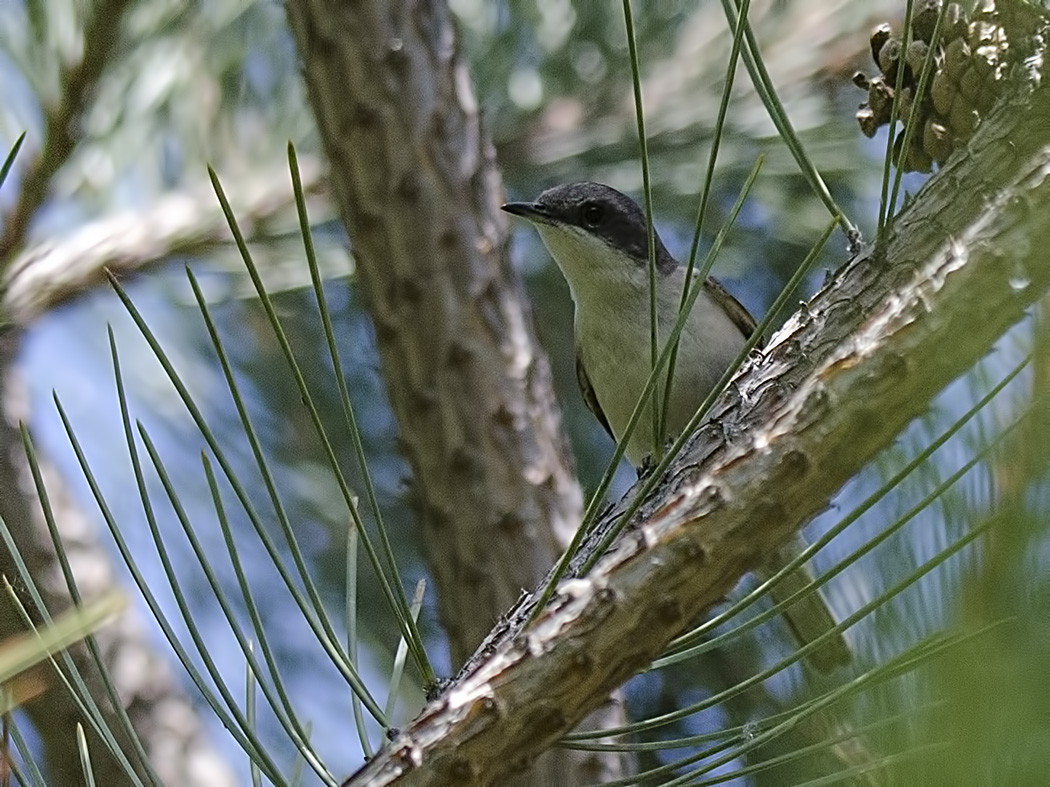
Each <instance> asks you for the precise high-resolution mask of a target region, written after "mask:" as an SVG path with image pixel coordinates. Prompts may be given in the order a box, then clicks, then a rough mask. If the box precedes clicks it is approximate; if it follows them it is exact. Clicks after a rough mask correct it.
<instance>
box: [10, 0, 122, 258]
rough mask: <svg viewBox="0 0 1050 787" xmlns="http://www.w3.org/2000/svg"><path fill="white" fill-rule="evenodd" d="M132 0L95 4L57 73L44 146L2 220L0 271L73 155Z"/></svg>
mask: <svg viewBox="0 0 1050 787" xmlns="http://www.w3.org/2000/svg"><path fill="white" fill-rule="evenodd" d="M132 5H133V0H98V2H96V3H94V4H93V5H92V6H91V8H90V10H89V11H88V21H87V24H86V25H85V27H84V32H83V38H82V40H83V50H82V53H81V57H80V60H79V61H77V62H76V63H73V64H72V65H69V66H66V67H65V68H63V70H62V74H61V95H60V97H59V100H58V102H57V103H55V104H54V105H53V106H50V107H45V108H44V144H43V147H42V148H41V150H40V152H39V153H38V154H37V157H36V158H35V159H34V160H33V162H32V163H31V164H30V165H29V168H28V169H27V170H26V172H25V173H24V174H23V175H22V182H21V189H20V191H19V196H18V202H16V203H15V205H14V207H12V208H11V210H10V211H9V212H8V213H7V215H6V216H4V217H3V221H2V222H0V223H2V224H3V228H4V229H3V232H2V233H0V272H2V271H3V269H4V268H5V267H6V263H8V262H10V260H11V257H12V256H13V255H14V254H15V253H16V252H17V251H18V250H19V249H20V248H21V247H22V244H23V243H24V242H25V236H26V232H27V231H28V230H29V223H30V221H31V220H32V218H33V214H35V213H36V211H37V209H38V208H39V207H40V206H41V205H42V204H43V202H44V199H45V198H46V197H47V193H48V190H49V189H50V188H51V181H52V178H54V176H55V173H57V172H58V170H59V169H61V168H62V165H63V164H65V163H66V161H68V160H69V157H70V156H71V155H73V150H74V149H75V148H76V144H77V141H78V139H79V137H80V123H81V121H82V120H83V117H84V114H85V112H86V109H87V106H88V103H89V102H90V100H91V96H92V94H93V93H94V90H95V87H96V86H97V85H98V82H99V80H100V79H101V78H102V74H103V73H104V72H105V70H106V65H107V64H108V63H109V60H110V56H111V55H112V53H113V50H114V47H115V46H116V44H117V42H118V41H119V40H120V32H121V27H122V21H123V18H124V14H125V12H126V11H127V10H128V9H129V8H130V7H131V6H132Z"/></svg>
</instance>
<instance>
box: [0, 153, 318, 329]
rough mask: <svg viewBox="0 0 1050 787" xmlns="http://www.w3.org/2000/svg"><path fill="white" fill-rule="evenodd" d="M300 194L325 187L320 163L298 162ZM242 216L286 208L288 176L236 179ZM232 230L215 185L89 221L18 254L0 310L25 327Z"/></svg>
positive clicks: (1, 289)
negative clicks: (112, 281) (113, 278)
mask: <svg viewBox="0 0 1050 787" xmlns="http://www.w3.org/2000/svg"><path fill="white" fill-rule="evenodd" d="M300 169H301V172H302V177H303V189H304V191H305V192H306V193H307V194H311V195H312V194H316V193H319V192H321V191H322V189H323V188H324V186H325V182H324V179H323V178H322V173H321V168H320V166H319V165H318V163H317V162H315V161H302V162H300ZM237 183H238V185H237V192H236V205H235V208H236V210H237V215H238V217H239V219H240V221H241V223H242V226H243V228H244V231H245V232H247V233H251V232H252V230H253V228H254V227H257V226H259V225H263V224H266V223H267V222H268V221H270V220H272V219H273V218H274V217H275V216H277V215H278V214H280V213H282V212H285V211H289V210H290V209H291V208H292V206H293V204H294V202H293V197H292V188H291V183H290V182H289V179H288V172H287V170H285V169H283V168H282V169H280V170H279V171H275V172H273V173H270V174H268V175H262V176H258V177H255V178H242V179H238V181H237ZM231 239H232V235H231V233H230V227H229V225H228V224H227V223H226V219H225V217H224V216H223V213H222V210H221V208H220V206H219V203H218V202H217V201H216V199H215V195H214V193H213V192H212V190H211V188H210V187H207V188H205V187H203V186H202V187H201V188H199V189H195V190H186V191H182V192H176V193H172V194H167V195H165V196H163V197H160V198H159V199H157V201H156V202H154V203H153V204H152V205H150V206H148V207H147V208H145V209H143V210H138V211H127V212H125V213H121V214H117V215H115V216H111V217H109V218H105V219H101V220H99V221H95V222H92V223H90V224H88V225H86V226H84V227H82V228H81V229H79V230H77V231H76V232H74V233H73V234H72V235H70V236H69V237H66V238H63V239H61V240H57V241H50V240H49V241H45V242H43V243H40V244H38V245H36V246H34V247H32V248H30V249H28V250H26V251H25V252H24V253H23V254H21V255H19V256H18V258H17V259H15V261H14V262H13V263H12V264H11V265H10V267H9V268H8V270H7V272H6V275H5V276H3V277H2V278H0V312H2V313H3V314H4V316H5V317H6V319H8V320H10V321H11V322H13V323H15V324H17V325H26V324H28V323H29V322H31V321H32V320H33V319H34V318H36V317H38V316H39V315H41V314H43V313H44V312H46V311H47V310H49V309H51V308H54V307H55V306H57V305H59V304H60V303H62V302H64V301H66V300H69V299H70V298H75V297H76V296H78V295H80V294H82V293H83V292H84V291H85V290H87V289H89V288H91V287H94V286H95V285H97V284H101V283H104V282H105V280H106V275H105V272H106V271H107V270H108V271H111V272H113V273H115V274H117V275H118V276H121V275H124V274H126V273H132V272H135V271H138V270H140V269H142V268H143V267H144V266H146V265H149V264H150V263H154V262H158V261H160V260H163V259H165V258H166V257H169V256H171V255H173V254H186V253H191V252H195V251H202V250H204V249H205V248H207V247H209V246H213V245H215V244H218V243H229V242H231Z"/></svg>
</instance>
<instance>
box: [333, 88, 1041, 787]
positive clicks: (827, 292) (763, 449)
mask: <svg viewBox="0 0 1050 787" xmlns="http://www.w3.org/2000/svg"><path fill="white" fill-rule="evenodd" d="M1048 213H1050V86H1045V87H1042V88H1040V89H1038V90H1036V91H1034V92H1030V93H1025V94H1024V95H1022V96H1020V97H1017V98H1014V99H1012V100H1011V101H1008V102H1003V104H1002V105H1000V107H999V108H998V109H997V110H996V112H995V113H994V114H993V115H992V116H991V117H990V118H989V119H988V120H986V121H985V122H984V123H983V124H982V126H981V128H980V129H979V130H978V132H977V134H976V135H975V136H974V138H973V139H972V140H971V141H970V143H969V145H968V146H967V148H966V149H965V151H964V152H963V153H961V154H957V155H955V156H953V158H952V159H951V160H950V161H949V162H948V164H947V165H946V166H945V168H944V169H943V170H942V171H941V172H940V173H939V174H938V175H937V176H935V177H934V178H932V179H931V180H930V181H929V183H928V184H927V186H926V188H925V189H924V190H923V192H922V193H921V194H920V195H918V196H917V197H916V199H915V200H914V202H913V203H912V204H911V205H910V207H909V208H908V209H907V210H906V211H905V212H904V213H903V214H902V215H901V216H900V217H899V218H898V219H897V221H896V222H895V224H894V225H893V227H892V231H891V232H890V233H889V237H888V238H887V239H886V242H885V245H884V247H883V248H882V249H880V250H879V251H878V252H875V251H869V252H867V253H864V254H862V255H859V256H858V257H856V258H855V259H853V260H851V261H850V262H849V263H848V264H847V265H846V266H845V267H844V268H843V269H842V270H841V271H840V272H839V273H838V274H837V275H836V276H835V277H834V279H833V280H832V281H831V283H830V284H829V285H828V286H827V287H826V288H825V289H824V290H822V291H821V292H820V293H818V295H817V296H816V297H815V298H814V299H813V300H812V301H811V302H810V303H809V304H808V305H807V306H805V307H803V309H802V310H801V311H800V312H799V313H798V314H796V315H795V316H794V317H793V318H792V319H791V320H790V321H789V322H788V323H787V325H786V326H785V327H784V328H783V329H782V330H781V331H780V332H778V334H777V335H776V336H775V337H774V338H773V339H772V340H771V342H770V344H769V346H768V347H767V349H766V350H765V351H764V353H763V354H762V355H761V357H753V358H752V359H750V360H749V362H748V364H746V365H745V367H744V369H743V370H742V371H741V372H740V373H739V374H738V376H737V378H736V379H735V381H734V383H733V384H732V385H730V386H729V388H728V389H727V390H726V391H725V392H724V393H723V395H722V396H721V398H720V399H719V401H718V402H717V403H716V405H715V407H714V408H713V411H712V413H711V415H710V420H709V421H708V422H707V423H706V424H705V425H704V426H703V427H701V429H700V430H698V432H697V433H696V434H695V435H694V437H693V440H692V442H691V446H690V448H689V449H688V452H687V455H685V456H683V457H682V458H680V459H679V461H678V462H676V463H675V465H674V466H673V467H672V469H671V471H670V472H669V473H668V475H667V476H666V477H665V478H664V479H661V481H662V484H661V486H660V487H659V489H658V491H657V492H655V493H654V494H653V495H652V496H651V497H650V499H649V500H648V501H647V505H646V506H645V507H644V509H643V514H641V515H640V516H639V517H637V518H636V520H635V521H634V522H633V523H632V524H633V528H632V529H631V530H629V531H627V532H626V534H625V535H624V536H622V537H621V538H619V539H618V540H617V541H616V542H615V543H614V545H613V547H612V549H611V551H610V552H609V553H607V554H605V556H604V557H602V558H601V560H600V561H599V562H598V563H597V565H596V566H595V568H594V570H593V571H592V572H591V573H590V574H588V575H587V576H584V577H578V578H574V579H569V580H567V581H565V582H563V583H562V585H561V586H560V588H559V594H558V595H557V596H556V597H555V599H554V601H553V602H552V603H551V605H550V607H549V608H548V609H547V610H546V611H545V612H544V614H543V615H542V616H541V617H540V618H539V619H538V621H537V623H536V624H535V625H534V626H533V627H532V628H530V629H529V630H527V631H525V630H523V622H524V621H525V620H526V619H527V618H528V615H529V612H530V610H529V608H528V604H527V603H524V604H522V605H521V606H520V607H519V609H517V610H515V612H514V614H513V615H512V616H511V617H510V619H508V620H507V621H506V622H505V623H504V624H502V625H501V626H499V627H498V628H497V630H496V631H495V632H494V633H493V634H492V635H491V636H490V638H489V639H488V640H487V641H486V642H485V643H484V644H483V645H482V647H481V648H480V649H479V651H478V653H477V654H476V657H475V660H473V661H472V662H471V663H469V664H468V666H467V667H466V668H465V669H464V671H463V673H462V674H461V676H460V678H458V679H457V681H456V683H455V684H454V685H453V687H452V688H450V689H449V690H448V691H447V692H446V693H445V694H444V695H443V696H442V697H441V698H439V699H438V700H436V701H434V702H433V703H431V705H430V706H429V707H428V708H427V709H426V710H425V711H424V712H423V714H421V715H420V716H419V717H418V718H417V720H416V722H415V723H413V724H412V725H410V726H408V727H406V728H405V729H404V730H403V732H402V734H401V735H400V736H398V737H397V738H396V739H395V740H394V741H393V742H392V743H391V745H390V746H389V747H387V748H386V749H385V750H383V751H382V752H380V753H379V755H377V757H376V758H374V759H373V760H372V761H371V762H369V763H368V765H367V766H365V767H364V768H363V769H362V770H361V771H360V772H359V773H358V774H357V775H356V776H355V777H354V778H353V779H351V780H350V781H349V782H348V784H362V785H363V784H369V785H383V784H394V783H397V784H426V785H429V786H430V787H433V786H434V785H442V784H463V783H465V782H466V781H468V780H469V781H470V783H473V784H489V783H496V782H498V778H499V777H500V776H501V775H504V774H506V773H508V772H510V771H511V769H513V768H514V767H516V766H520V764H521V763H523V762H528V761H529V759H530V758H532V757H534V756H536V754H537V753H539V752H541V751H543V750H544V749H545V748H546V747H548V746H550V745H551V744H552V743H554V742H555V741H556V740H557V739H558V738H559V737H560V736H561V735H563V734H564V733H565V732H567V731H568V730H569V729H570V728H571V727H572V725H573V724H574V723H575V722H576V721H577V720H578V719H579V718H580V717H581V716H582V715H583V714H584V713H586V712H587V710H588V709H589V708H592V707H594V706H595V705H596V703H598V702H600V701H601V698H603V697H605V696H607V694H608V692H609V691H611V690H612V689H614V688H615V687H616V686H618V685H619V684H620V683H622V682H623V681H624V680H626V679H627V678H628V677H630V676H631V675H633V674H634V673H635V672H637V671H638V670H640V669H643V668H644V667H645V666H646V665H648V664H649V663H650V662H651V660H652V659H653V658H654V657H655V656H656V655H658V654H659V653H660V651H661V650H662V649H663V648H664V647H665V646H666V645H667V643H668V642H669V641H670V640H671V639H672V638H673V637H674V636H675V635H677V634H678V633H680V632H681V631H682V630H683V629H684V628H685V627H686V626H687V625H688V624H689V623H690V622H691V621H693V620H695V619H696V617H697V616H698V615H700V614H701V613H703V612H704V611H705V610H706V609H708V608H709V607H710V606H711V605H713V604H715V603H718V602H719V601H721V600H722V598H723V596H724V594H725V593H726V592H727V591H728V590H729V589H730V588H731V587H732V586H733V585H734V584H735V583H736V582H737V581H738V580H739V578H740V576H741V575H742V574H743V573H744V572H745V571H747V570H749V569H751V568H753V567H754V566H755V565H756V564H757V563H758V562H759V561H760V559H761V556H762V555H764V554H768V553H769V551H770V550H772V549H774V548H776V547H777V546H778V545H779V544H780V543H782V542H783V540H784V539H785V538H786V537H788V536H789V535H790V533H792V532H793V531H794V530H796V529H797V528H798V527H800V526H801V525H802V524H803V523H804V522H806V521H807V519H808V518H809V517H810V516H812V515H814V514H815V513H817V512H819V511H820V510H822V509H823V508H824V507H825V506H826V505H827V502H828V500H829V499H830V497H831V496H832V495H833V494H834V493H835V492H836V491H837V490H838V489H839V488H840V487H841V486H842V484H844V483H845V482H846V481H847V480H848V479H849V478H850V477H852V475H853V474H854V473H855V472H856V471H857V469H859V468H860V467H861V466H863V464H865V463H866V462H867V461H868V460H869V459H870V458H871V457H872V456H874V455H875V454H876V453H877V452H878V451H879V450H880V449H881V448H883V447H884V446H886V445H887V444H888V443H890V442H891V441H892V440H893V438H894V437H895V436H896V434H897V433H898V432H899V430H900V429H902V428H903V427H904V426H905V425H906V424H907V423H908V422H909V421H910V420H911V419H912V418H914V417H915V416H917V415H919V414H920V413H922V412H923V411H924V410H925V408H926V407H927V405H928V403H929V401H930V399H931V398H932V397H933V396H934V395H935V394H937V393H938V392H939V391H940V390H941V388H942V387H943V386H944V385H946V384H947V383H948V382H950V381H951V380H952V379H954V378H955V377H956V376H958V375H959V374H960V373H961V372H963V371H964V370H965V369H967V368H968V367H969V366H971V365H972V364H973V363H974V361H975V360H976V359H977V358H979V357H980V356H981V355H982V354H983V353H984V352H986V350H987V348H988V347H989V346H990V345H991V344H992V343H993V342H994V341H995V340H996V339H997V338H999V336H1000V335H1001V334H1002V333H1003V331H1005V330H1006V329H1007V328H1008V327H1009V326H1010V325H1012V324H1013V323H1014V322H1016V321H1017V320H1018V319H1020V318H1021V317H1022V316H1023V314H1024V311H1025V309H1026V308H1027V307H1028V306H1029V305H1030V304H1031V303H1032V302H1033V301H1034V300H1036V299H1037V298H1039V297H1040V296H1041V295H1042V294H1043V292H1044V291H1045V290H1046V289H1047V288H1048V287H1050V266H1047V264H1046V260H1045V253H1044V249H1045V248H1047V244H1050V223H1048V222H1046V221H1045V219H1044V217H1045V216H1046V215H1048ZM621 505H622V504H621ZM615 515H616V512H615V511H614V512H612V513H611V514H610V515H608V516H607V517H606V518H605V519H603V522H602V524H601V526H600V528H599V530H598V532H597V533H596V534H595V536H594V537H593V538H592V539H591V541H590V545H591V548H592V549H593V545H594V544H595V543H600V541H601V537H602V531H603V530H604V529H606V528H608V527H610V526H611V525H612V524H613V519H614V517H615ZM584 557H586V555H585V556H584ZM468 776H469V779H468Z"/></svg>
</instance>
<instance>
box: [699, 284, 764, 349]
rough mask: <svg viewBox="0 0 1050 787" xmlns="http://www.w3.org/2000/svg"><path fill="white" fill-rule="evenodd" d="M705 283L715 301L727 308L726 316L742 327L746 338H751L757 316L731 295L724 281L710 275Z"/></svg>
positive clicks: (738, 326) (741, 331) (741, 329)
mask: <svg viewBox="0 0 1050 787" xmlns="http://www.w3.org/2000/svg"><path fill="white" fill-rule="evenodd" d="M704 285H705V286H706V287H707V290H708V292H710V293H711V297H712V298H714V299H715V302H716V303H718V304H719V305H720V306H722V308H723V309H725V312H726V316H727V317H729V319H730V320H732V321H733V324H734V325H735V326H736V327H737V328H739V329H740V333H742V334H744V338H745V339H750V338H751V334H753V333H754V332H755V327H756V326H757V323H756V322H755V318H754V317H752V316H751V313H750V312H749V311H748V310H747V309H745V308H744V304H742V303H741V302H740V301H738V300H737V299H736V298H734V297H733V296H732V295H730V294H729V290H727V289H726V288H725V287H723V286H722V283H721V282H720V281H719V280H718V279H716V278H714V277H713V276H709V277H708V278H707V281H706V282H704Z"/></svg>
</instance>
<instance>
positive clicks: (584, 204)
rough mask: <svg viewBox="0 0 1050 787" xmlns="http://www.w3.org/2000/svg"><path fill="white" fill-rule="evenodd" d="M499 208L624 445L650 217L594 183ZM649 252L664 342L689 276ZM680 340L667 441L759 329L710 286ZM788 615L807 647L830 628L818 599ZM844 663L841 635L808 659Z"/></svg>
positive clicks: (646, 415)
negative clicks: (544, 280) (553, 300)
mask: <svg viewBox="0 0 1050 787" xmlns="http://www.w3.org/2000/svg"><path fill="white" fill-rule="evenodd" d="M503 210H505V211H507V212H508V213H511V214H513V215H515V216H520V217H521V218H524V219H527V220H528V221H529V222H531V223H532V224H533V225H534V226H535V227H536V230H537V231H538V232H539V234H540V238H541V239H542V240H543V243H544V245H545V246H546V247H547V250H548V251H549V252H550V254H551V256H552V257H553V258H554V261H555V262H556V263H557V265H558V267H559V268H560V269H561V272H562V274H563V275H564V276H565V279H566V281H567V282H568V284H569V290H570V292H571V294H572V300H573V303H574V304H575V307H576V313H575V333H576V378H577V380H578V382H579V385H580V391H581V392H582V394H583V400H584V402H585V403H586V404H587V407H588V408H589V409H590V411H591V412H592V413H594V415H595V417H596V418H597V419H598V421H599V422H600V423H601V425H602V426H603V427H605V430H606V431H607V432H608V433H609V434H610V435H612V437H613V438H614V439H616V440H619V438H620V437H621V435H623V433H624V430H625V429H626V426H627V422H628V420H629V419H630V417H631V412H632V411H633V410H634V407H635V405H636V404H637V402H638V399H639V397H640V396H641V393H642V390H643V389H644V387H645V383H646V380H647V379H648V377H649V373H650V371H651V369H652V359H651V355H650V324H649V323H650V320H649V273H648V265H649V238H648V231H647V224H646V220H645V214H644V213H643V212H642V210H641V208H639V207H638V205H637V203H635V202H634V200H632V199H631V198H630V197H628V196H626V195H625V194H622V193H620V192H619V191H617V190H616V189H614V188H611V187H609V186H604V185H602V184H600V183H572V184H568V185H564V186H556V187H554V188H551V189H548V190H547V191H544V192H543V193H542V194H540V196H539V197H538V198H537V199H536V201H535V202H510V203H507V204H506V205H504V206H503ZM654 241H655V246H656V309H657V322H658V325H659V337H660V340H661V342H663V341H666V338H667V337H668V335H669V334H670V332H671V329H672V328H673V327H674V324H675V321H676V319H677V317H678V310H679V306H680V303H681V298H682V289H683V287H684V286H685V277H686V270H685V268H684V267H682V266H680V265H679V264H678V262H677V260H675V258H674V257H672V256H671V253H670V252H669V251H667V248H666V247H665V246H664V244H663V243H662V242H661V240H660V238H659V236H656V237H655V238H654ZM702 286H703V291H702V292H701V293H700V296H699V297H698V298H697V300H696V302H695V304H694V305H693V309H692V311H691V312H690V315H689V317H688V319H687V321H686V323H685V328H684V329H683V331H682V335H681V339H680V341H679V349H678V361H677V364H676V366H675V374H674V380H673V383H672V386H671V396H670V398H669V404H670V406H669V408H668V412H667V415H666V423H667V428H668V434H669V436H671V437H674V436H676V435H677V434H680V433H681V431H682V430H683V429H684V428H685V426H686V424H687V423H688V421H689V419H690V418H692V416H693V414H694V413H695V412H696V410H697V408H698V407H699V406H700V404H701V403H702V402H703V400H704V398H705V397H706V396H707V394H708V393H709V392H710V391H711V389H712V388H713V387H714V386H715V384H716V383H717V382H718V380H719V378H720V377H721V376H722V373H723V372H724V371H725V370H726V368H727V367H728V366H729V365H730V364H731V363H732V362H733V360H734V359H735V358H736V356H737V354H738V353H739V352H740V349H741V348H742V347H743V346H744V344H745V342H746V341H747V339H748V338H749V337H750V336H751V334H752V333H753V331H754V329H755V321H754V319H753V318H752V317H751V315H750V314H749V313H748V311H747V309H745V308H744V307H743V306H742V305H741V304H740V302H739V301H737V300H736V298H734V297H733V296H732V295H730V294H729V293H728V292H727V291H726V290H725V288H723V287H722V285H721V284H719V283H718V282H717V281H716V280H715V279H707V280H706V281H704V282H703V284H702ZM662 397H663V393H662V390H661V389H659V388H658V389H657V391H656V392H655V393H654V395H653V396H652V397H651V399H650V402H649V405H648V406H647V408H646V410H645V412H643V413H642V417H641V418H640V419H639V421H638V424H637V425H636V427H635V430H634V432H633V433H632V435H631V438H630V441H629V442H628V444H627V448H626V455H627V458H628V460H630V462H631V463H632V464H633V465H634V466H635V467H639V466H640V465H641V464H642V462H643V461H644V459H645V458H646V457H647V456H648V455H649V454H650V453H651V452H652V450H653V447H654V435H653V419H652V411H651V408H652V402H653V401H654V400H655V401H657V402H661V401H663V399H662ZM804 546H805V544H804V542H802V540H801V537H796V538H795V540H794V541H793V542H792V543H789V544H788V545H787V546H785V547H783V548H781V549H780V550H778V552H777V553H776V554H775V555H772V556H770V558H769V560H768V561H767V563H766V565H765V567H764V570H763V572H761V573H768V574H772V573H774V572H775V571H776V570H777V567H778V566H783V565H784V564H786V563H787V561H788V560H790V559H791V558H792V557H793V556H794V555H797V554H798V552H799V551H800V550H801V549H802V548H803V547H804ZM809 580H810V576H809V572H808V571H806V570H805V567H804V566H802V567H800V568H799V569H797V570H796V571H795V572H793V573H792V574H791V575H789V576H787V577H785V578H784V579H783V580H782V581H780V582H779V583H777V585H775V586H774V587H773V588H772V589H771V591H770V595H771V596H772V597H773V599H774V600H775V601H776V600H781V599H784V598H787V596H789V595H791V594H792V593H794V592H795V591H796V590H797V589H798V588H800V587H802V586H803V585H804V584H806V583H807V582H809ZM785 616H786V618H787V620H788V623H789V624H790V626H791V629H792V631H793V632H794V634H795V636H796V638H797V639H798V640H799V642H800V643H802V644H805V643H808V642H811V641H812V640H814V639H815V638H816V637H817V636H819V635H821V634H823V633H824V632H826V631H827V630H828V629H829V628H831V627H833V626H834V625H835V619H834V618H833V617H832V615H831V612H830V610H828V608H827V605H826V604H825V602H824V599H823V598H822V597H821V595H820V593H819V591H815V592H813V593H811V594H810V595H808V596H806V597H804V598H802V599H800V600H798V601H796V602H795V603H794V604H792V605H791V607H789V608H788V609H787V610H786V612H785ZM849 660H850V651H849V647H848V645H847V644H846V641H845V639H844V638H843V637H842V635H841V634H840V635H836V636H835V637H832V638H829V640H828V641H826V642H825V643H824V644H822V645H821V647H819V648H817V649H816V650H814V651H813V653H812V654H811V659H810V661H811V663H812V664H813V665H814V666H815V667H817V668H818V669H819V670H821V671H822V672H827V671H829V670H831V669H833V668H834V667H836V666H838V665H841V664H845V663H847V662H848V661H849Z"/></svg>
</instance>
